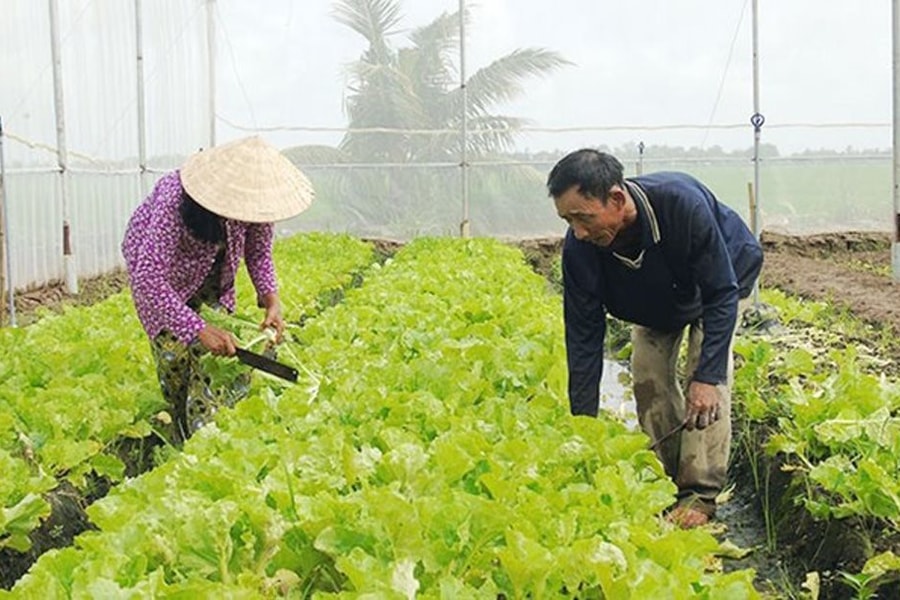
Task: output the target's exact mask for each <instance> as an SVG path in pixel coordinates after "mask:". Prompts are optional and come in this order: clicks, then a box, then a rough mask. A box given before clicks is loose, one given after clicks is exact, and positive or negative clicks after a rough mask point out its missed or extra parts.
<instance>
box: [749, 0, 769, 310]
mask: <svg viewBox="0 0 900 600" xmlns="http://www.w3.org/2000/svg"><path fill="white" fill-rule="evenodd" d="M752 29H753V115H752V116H751V117H750V124H751V125H753V193H752V194H751V202H750V226H751V228H752V230H753V235H754V236H755V237H756V239H757V240H759V239H760V238H761V235H762V231H761V230H762V222H761V219H760V214H759V207H760V197H761V194H760V190H759V141H760V137H761V136H762V126H763V123H765V122H766V118H765V117H764V116H763V115H762V113H761V112H759V2H758V0H753V26H752ZM753 306H754V307H756V308H758V307H759V280H757V281H756V282H755V283H754V284H753Z"/></svg>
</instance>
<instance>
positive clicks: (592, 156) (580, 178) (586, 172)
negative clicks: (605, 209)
mask: <svg viewBox="0 0 900 600" xmlns="http://www.w3.org/2000/svg"><path fill="white" fill-rule="evenodd" d="M623 183H624V169H623V168H622V163H620V162H619V159H617V158H616V157H615V156H613V155H611V154H606V153H605V152H600V151H599V150H594V149H593V148H582V149H581V150H576V151H575V152H571V153H569V154H567V155H566V156H564V157H563V158H562V159H560V161H559V162H558V163H556V165H555V166H554V167H553V169H552V170H551V171H550V175H549V176H548V177H547V190H548V191H549V192H550V195H551V196H552V197H554V198H559V197H560V196H562V195H563V194H564V193H565V192H566V190H568V189H569V188H571V187H572V186H578V191H579V192H581V193H582V194H584V195H585V196H591V197H593V198H597V199H598V200H600V201H604V200H605V199H606V197H607V196H608V195H609V190H610V189H612V187H613V186H614V185H616V184H619V185H622V184H623Z"/></svg>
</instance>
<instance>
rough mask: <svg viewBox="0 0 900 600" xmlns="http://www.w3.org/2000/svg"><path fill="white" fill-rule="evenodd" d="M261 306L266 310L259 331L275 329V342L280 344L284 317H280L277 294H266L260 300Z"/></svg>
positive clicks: (279, 303)
mask: <svg viewBox="0 0 900 600" xmlns="http://www.w3.org/2000/svg"><path fill="white" fill-rule="evenodd" d="M262 301H263V302H262V303H263V306H264V307H265V309H266V316H265V318H263V322H262V324H261V325H260V326H259V328H260V329H265V328H267V327H272V328H274V329H275V341H276V342H280V341H281V337H282V334H283V333H284V317H282V316H281V302H280V301H279V300H278V294H275V293H271V294H266V295H265V296H263V298H262Z"/></svg>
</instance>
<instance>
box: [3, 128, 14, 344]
mask: <svg viewBox="0 0 900 600" xmlns="http://www.w3.org/2000/svg"><path fill="white" fill-rule="evenodd" d="M4 285H5V287H6V299H7V302H8V303H9V304H8V307H9V324H10V325H11V326H12V327H15V326H16V301H15V288H14V286H13V282H12V259H11V258H10V256H9V216H8V214H7V212H6V166H5V163H4V162H3V117H0V298H2V296H3V288H4ZM0 324H2V322H0Z"/></svg>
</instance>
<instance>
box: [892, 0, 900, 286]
mask: <svg viewBox="0 0 900 600" xmlns="http://www.w3.org/2000/svg"><path fill="white" fill-rule="evenodd" d="M891 21H892V24H893V25H892V34H893V38H892V47H893V86H894V87H893V90H894V97H893V127H894V130H893V133H894V140H893V142H894V189H893V196H894V212H893V219H892V220H893V228H894V241H893V243H892V244H891V265H892V269H891V270H892V273H893V278H894V281H897V282H900V0H893V2H892V3H891Z"/></svg>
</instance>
